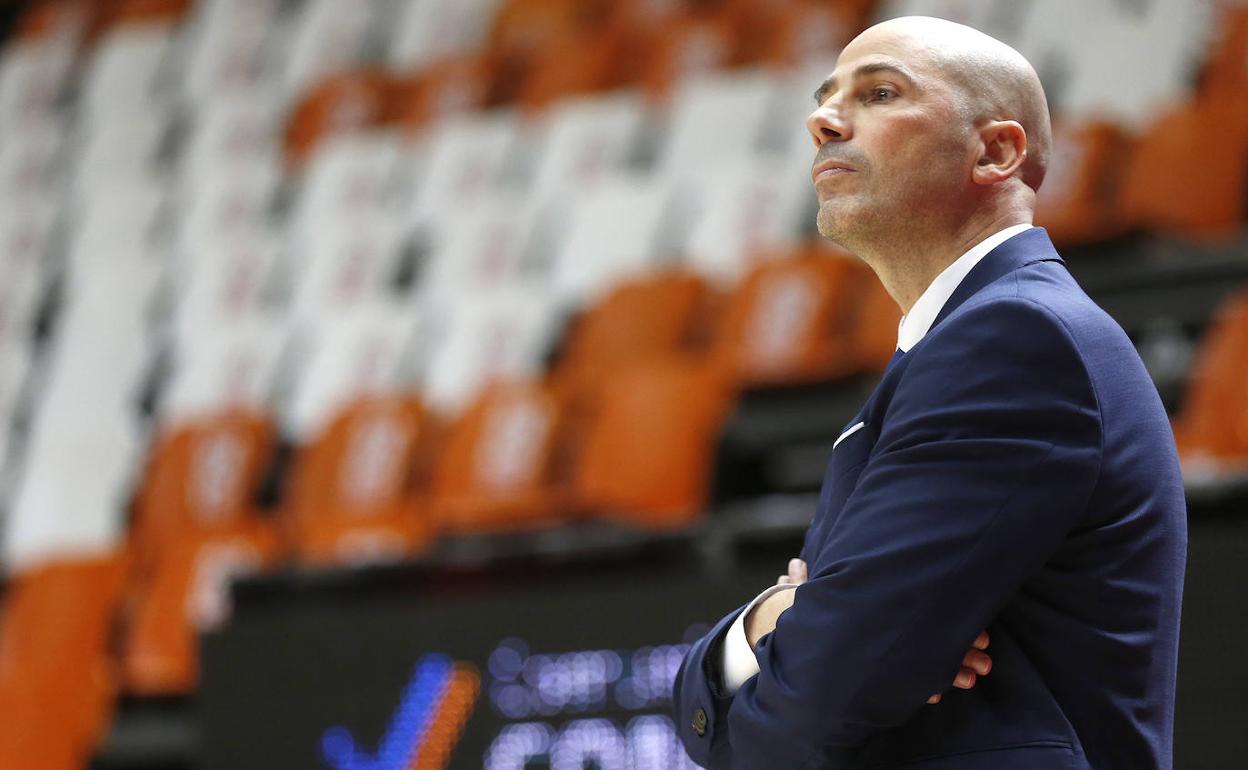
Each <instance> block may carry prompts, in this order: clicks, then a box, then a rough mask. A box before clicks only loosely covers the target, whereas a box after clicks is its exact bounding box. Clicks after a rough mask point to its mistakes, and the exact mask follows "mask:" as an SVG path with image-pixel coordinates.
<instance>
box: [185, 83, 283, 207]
mask: <svg viewBox="0 0 1248 770" xmlns="http://www.w3.org/2000/svg"><path fill="white" fill-rule="evenodd" d="M279 117H280V111H279V109H278V103H277V100H276V99H275V98H274V95H273V94H272V93H270V92H268V91H264V90H263V89H259V88H256V89H251V90H245V91H238V92H236V93H231V94H229V95H228V96H221V97H217V98H214V99H213V100H212V101H210V102H206V103H204V104H201V105H199V106H197V107H195V108H194V110H192V112H191V114H190V120H189V121H188V122H189V126H188V128H189V133H188V134H187V137H186V140H185V144H184V145H183V147H182V151H181V153H180V154H179V158H178V166H179V168H178V174H179V176H180V177H181V180H182V184H183V185H184V186H185V185H197V184H200V183H201V182H202V181H203V180H204V179H206V178H209V177H211V176H212V175H214V174H219V173H221V168H222V167H223V166H227V165H238V164H248V163H264V164H276V162H277V160H276V159H277V156H278V153H279V144H278V136H277V131H278V125H279Z"/></svg>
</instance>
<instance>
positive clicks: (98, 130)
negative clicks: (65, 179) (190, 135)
mask: <svg viewBox="0 0 1248 770" xmlns="http://www.w3.org/2000/svg"><path fill="white" fill-rule="evenodd" d="M171 120H172V114H171V113H170V112H169V111H168V110H166V109H163V108H156V107H148V108H146V109H143V110H141V111H138V112H135V113H134V114H132V115H128V116H114V117H112V118H110V119H109V120H108V121H106V122H101V123H97V124H95V125H93V126H92V127H91V128H90V129H89V131H88V133H87V134H86V136H84V137H82V138H81V141H80V143H79V153H78V158H77V160H76V162H75V163H74V169H73V182H74V187H75V190H76V191H77V192H78V194H80V195H94V194H101V195H107V194H108V193H109V190H111V189H112V188H113V187H114V186H116V185H118V184H125V183H126V182H127V181H128V180H132V179H153V178H155V177H156V176H157V175H158V171H159V170H158V168H157V156H158V152H159V150H160V148H161V144H162V142H163V141H164V140H165V137H166V134H167V133H168V131H169V126H170V122H171Z"/></svg>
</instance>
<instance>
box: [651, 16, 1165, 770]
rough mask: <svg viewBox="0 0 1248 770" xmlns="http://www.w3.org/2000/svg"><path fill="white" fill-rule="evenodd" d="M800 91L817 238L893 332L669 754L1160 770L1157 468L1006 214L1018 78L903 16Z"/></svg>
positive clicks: (1021, 124) (1111, 375)
mask: <svg viewBox="0 0 1248 770" xmlns="http://www.w3.org/2000/svg"><path fill="white" fill-rule="evenodd" d="M815 100H816V102H817V107H816V109H815V111H814V112H813V113H812V114H811V116H810V118H809V119H808V121H807V125H808V127H809V129H810V133H811V136H812V137H813V138H814V142H815V146H816V148H817V151H816V154H815V158H814V167H813V174H812V177H813V181H814V185H815V188H816V190H817V191H818V196H819V218H818V224H819V230H820V232H821V233H822V234H823V235H824V236H826V237H827V238H829V239H831V240H833V241H835V242H836V243H838V244H840V245H842V246H844V247H845V248H846V249H848V250H849V251H851V252H853V253H854V254H856V255H858V256H859V257H860V258H862V259H863V260H865V261H866V262H867V264H869V265H870V266H871V267H872V268H873V269H874V270H875V272H876V274H877V275H878V277H879V279H880V281H881V282H882V283H883V285H884V287H885V288H886V289H887V290H888V292H889V293H890V294H891V295H892V297H893V298H894V299H895V300H896V301H897V304H898V305H900V306H901V308H902V311H903V313H904V316H903V318H902V322H901V326H900V329H899V331H898V340H897V347H898V350H897V353H896V355H895V356H894V357H893V360H892V362H891V363H890V364H889V366H888V368H887V370H886V371H885V373H884V376H883V379H882V381H881V382H880V384H879V386H878V387H877V388H876V390H875V392H874V393H873V394H872V395H871V397H870V398H869V399H868V401H867V403H866V404H865V405H864V406H863V408H862V411H861V412H860V413H859V414H858V415H857V416H856V417H855V418H854V419H853V420H852V421H850V423H849V424H848V425H847V426H846V427H845V431H844V433H843V434H842V435H841V437H840V438H839V439H838V440H837V442H836V444H835V446H834V448H833V451H832V456H831V459H830V462H829V465H828V470H827V473H826V475H825V477H824V484H823V489H822V491H821V494H820V499H819V505H818V507H817V510H816V512H815V514H814V519H813V521H812V522H811V525H810V528H809V530H808V531H807V535H806V541H805V545H804V547H803V550H802V554H801V558H800V559H796V560H794V561H793V562H792V563H791V565H790V569H789V572H788V574H787V575H785V576H784V577H782V578H781V580H780V581H779V582H778V583H777V585H776V586H773V587H772V588H770V589H768V590H767V591H764V592H763V593H762V594H760V595H759V596H758V597H756V598H755V599H754V601H752V602H750V603H748V604H747V605H745V606H743V607H742V608H741V609H739V610H737V611H736V612H734V613H732V614H730V615H729V616H728V617H725V618H724V619H723V620H722V621H720V623H719V624H718V625H717V626H716V627H715V628H714V629H712V630H711V632H710V633H709V634H707V635H706V636H705V637H704V638H703V639H701V640H700V641H699V642H698V643H696V644H695V645H694V646H693V648H692V649H691V650H690V652H689V654H688V655H687V657H686V658H685V661H684V664H683V665H682V667H681V670H680V672H679V674H678V675H677V679H676V688H675V693H674V697H675V701H676V703H675V708H676V714H677V717H678V724H679V726H680V731H681V738H682V740H683V742H684V744H685V747H686V749H687V750H688V752H689V755H690V756H691V757H692V758H693V760H694V761H696V762H697V763H698V764H700V765H702V766H704V767H707V768H713V769H715V768H733V769H734V770H775V769H777V768H792V769H794V770H797V769H802V770H814V769H815V768H863V769H864V770H867V769H871V770H874V769H879V770H883V769H884V768H906V769H907V770H936V769H937V768H939V769H940V770H952V769H953V768H957V769H958V770H1058V769H1059V768H1060V769H1061V770H1087V769H1089V768H1095V770H1154V769H1156V768H1170V767H1171V754H1172V750H1171V734H1172V724H1173V704H1174V688H1175V667H1176V659H1177V648H1178V627H1179V610H1180V597H1181V593H1182V581H1183V570H1184V562H1185V553H1186V511H1185V507H1184V497H1183V486H1182V481H1181V479H1180V476H1179V466H1178V461H1177V458H1176V454H1175V450H1174V441H1173V438H1172V436H1171V432H1170V428H1169V424H1168V422H1167V419H1166V415H1165V413H1164V411H1163V409H1162V406H1161V402H1160V399H1159V398H1158V396H1157V392H1156V390H1155V388H1154V386H1153V384H1152V382H1151V380H1150V379H1149V377H1148V375H1147V373H1146V372H1145V370H1144V367H1143V366H1142V365H1141V363H1140V359H1139V357H1138V355H1137V354H1136V352H1135V350H1134V348H1133V347H1132V345H1131V342H1130V341H1129V340H1128V339H1127V337H1126V335H1125V334H1124V333H1123V332H1122V330H1121V329H1120V328H1119V327H1118V326H1117V324H1115V323H1114V322H1113V321H1112V320H1111V319H1110V318H1109V317H1108V316H1107V315H1106V314H1105V313H1104V312H1103V311H1102V310H1101V309H1100V308H1098V307H1097V306H1096V305H1095V304H1093V303H1092V301H1091V300H1089V299H1088V297H1087V296H1086V295H1085V294H1084V293H1083V291H1082V290H1081V289H1080V288H1079V286H1078V285H1077V284H1076V283H1075V281H1074V280H1073V279H1072V278H1071V276H1070V274H1069V273H1068V272H1067V270H1066V268H1065V266H1064V264H1063V262H1062V260H1061V258H1060V257H1059V256H1058V254H1057V252H1056V251H1054V248H1053V245H1052V243H1051V242H1050V241H1049V239H1048V236H1047V235H1046V234H1045V232H1044V230H1043V229H1040V228H1035V227H1033V226H1032V224H1031V222H1032V212H1033V209H1034V208H1035V201H1036V190H1037V189H1039V187H1040V185H1041V183H1042V182H1043V180H1044V175H1045V167H1046V165H1047V162H1048V156H1049V143H1050V126H1049V116H1048V111H1047V108H1046V105H1045V98H1044V92H1043V90H1042V88H1041V85H1040V81H1039V79H1038V78H1037V77H1036V74H1035V72H1034V70H1033V69H1032V68H1031V66H1030V65H1029V64H1028V63H1027V61H1026V60H1025V59H1024V58H1023V57H1022V56H1021V55H1019V54H1018V53H1017V52H1016V51H1014V50H1013V49H1011V48H1009V47H1008V46H1006V45H1004V44H1002V43H1001V42H999V41H997V40H994V39H992V38H990V37H988V36H986V35H983V34H981V33H979V32H977V31H975V30H972V29H969V28H967V27H963V26H960V25H957V24H952V23H950V22H945V21H940V20H936V19H927V18H905V19H898V20H894V21H889V22H885V23H883V24H880V25H877V26H875V27H872V28H870V29H868V30H867V31H865V32H863V33H862V34H861V35H859V36H858V37H857V38H855V39H854V40H853V41H852V42H851V43H850V44H849V45H848V46H847V47H846V48H845V49H844V51H843V52H842V53H841V56H840V58H839V59H838V61H837V65H836V69H835V71H833V72H832V73H831V75H830V76H829V77H828V78H827V80H826V81H824V82H823V84H822V85H821V86H820V87H819V89H818V91H817V92H816V95H815ZM989 644H991V646H990V647H989V646H988V645H989ZM984 648H987V650H985V649H984ZM989 655H991V659H989V657H988V656H989ZM989 671H991V673H989ZM985 674H987V675H985ZM951 681H953V682H954V684H955V686H953V687H950V682H951Z"/></svg>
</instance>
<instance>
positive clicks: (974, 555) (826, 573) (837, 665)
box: [695, 299, 1101, 770]
mask: <svg viewBox="0 0 1248 770" xmlns="http://www.w3.org/2000/svg"><path fill="white" fill-rule="evenodd" d="M938 332H939V333H935V332H934V333H933V335H932V337H931V338H929V339H928V340H927V341H926V344H924V343H921V344H920V345H919V346H917V347H916V348H915V349H914V350H913V351H911V353H910V354H909V355H913V356H914V358H913V359H912V360H911V361H910V362H909V363H908V366H907V369H906V370H905V371H904V372H903V373H902V375H901V379H900V381H899V382H898V385H897V390H896V392H895V393H894V395H893V398H892V399H891V401H890V403H889V405H888V410H887V412H886V413H885V414H884V416H883V418H882V426H881V428H880V437H879V440H878V441H877V443H876V446H875V448H874V449H873V451H872V454H871V456H870V458H869V459H868V462H867V465H866V466H865V467H864V469H863V471H862V473H861V475H860V476H859V479H858V483H857V485H856V487H855V489H854V491H853V493H852V494H851V495H850V497H849V499H848V500H847V501H846V504H845V506H844V508H843V509H842V511H841V514H840V516H839V518H838V519H837V521H836V524H835V525H834V526H833V528H832V529H831V531H830V532H829V536H828V538H827V539H826V540H825V542H823V543H821V544H819V546H818V547H817V549H816V551H815V552H813V553H811V554H810V556H811V557H812V558H813V563H811V564H810V575H811V577H810V579H809V580H808V581H807V582H806V583H805V584H803V585H802V586H800V587H798V589H797V595H796V597H795V601H794V604H793V606H792V607H791V608H790V609H789V610H788V611H786V612H785V613H784V614H783V615H781V617H780V620H779V622H778V624H777V627H776V630H775V631H774V632H773V633H771V634H769V635H767V636H765V637H763V639H762V640H761V641H760V642H759V644H758V646H757V647H756V653H757V657H758V661H759V667H760V672H759V675H758V676H756V677H754V678H752V679H750V680H748V681H747V682H746V683H745V684H744V685H743V686H742V687H741V689H740V690H738V691H737V692H736V694H735V695H734V696H732V698H731V699H730V700H728V701H722V702H717V703H716V704H715V709H716V713H715V719H716V724H715V725H713V728H714V729H713V730H712V729H708V731H707V733H708V734H712V733H713V734H714V736H715V740H716V741H718V742H720V743H725V744H727V745H728V748H727V749H724V750H723V753H724V754H725V755H726V756H727V757H729V764H728V765H722V766H730V767H731V768H733V769H734V770H765V769H767V768H775V767H786V768H807V767H819V768H838V767H846V766H848V765H849V763H850V761H851V758H852V756H853V753H854V751H855V749H856V748H857V747H858V746H860V745H861V744H862V743H863V742H864V741H865V740H866V739H868V738H869V737H871V736H872V735H873V734H874V733H876V732H878V731H881V730H884V729H887V728H890V727H893V726H896V725H899V724H901V723H903V722H905V721H907V720H908V719H909V718H910V717H912V716H913V715H914V714H915V713H916V712H918V711H919V710H920V709H922V708H930V707H929V706H926V705H925V702H926V700H927V698H928V697H929V696H930V695H932V694H933V693H937V692H943V691H944V690H946V689H947V688H948V686H949V683H950V682H951V681H952V680H953V678H954V676H955V675H956V674H957V672H958V670H959V666H960V662H961V659H962V656H963V654H964V652H965V651H966V648H967V647H968V646H969V645H970V643H971V641H972V640H973V639H974V638H975V636H976V635H978V634H979V632H980V631H982V630H983V629H984V628H985V627H987V626H988V624H989V622H990V621H991V620H992V619H993V618H994V617H995V616H996V615H997V614H998V613H999V611H1000V610H1001V609H1002V608H1003V607H1004V606H1005V604H1006V603H1007V602H1008V601H1009V599H1010V597H1011V596H1012V595H1013V594H1014V593H1015V592H1017V591H1018V590H1019V588H1020V586H1021V585H1022V584H1023V582H1024V581H1025V580H1026V579H1027V578H1028V576H1030V575H1032V574H1034V573H1035V572H1037V571H1038V570H1039V569H1040V568H1041V567H1042V566H1043V565H1044V563H1045V562H1046V561H1047V560H1048V559H1049V558H1050V556H1051V555H1052V554H1053V553H1054V552H1055V551H1056V550H1057V548H1058V546H1059V544H1060V543H1061V541H1062V539H1063V538H1064V536H1065V535H1066V533H1067V532H1069V531H1070V530H1071V529H1072V528H1073V527H1074V526H1075V525H1077V524H1078V523H1079V520H1080V518H1081V516H1082V515H1083V512H1084V510H1085V508H1086V505H1087V501H1088V499H1089V497H1090V495H1091V492H1092V489H1093V487H1094V486H1095V483H1096V478H1097V474H1098V472H1099V467H1100V456H1101V423H1100V412H1099V408H1098V405H1097V401H1096V396H1095V392H1094V389H1093V387H1092V385H1091V382H1090V380H1089V377H1088V374H1087V370H1086V368H1085V367H1084V366H1083V362H1082V359H1081V358H1080V356H1079V354H1078V351H1077V350H1076V347H1075V344H1074V342H1073V340H1072V338H1071V336H1070V334H1069V333H1068V331H1067V330H1066V328H1065V327H1064V326H1063V325H1062V323H1061V321H1060V320H1059V319H1057V318H1056V317H1054V316H1053V315H1052V314H1051V313H1049V311H1047V310H1045V309H1044V308H1043V307H1041V306H1039V305H1036V304H1034V303H1031V302H1028V301H1026V300H1022V299H1011V300H1008V301H998V302H995V303H992V304H991V305H985V306H981V307H978V308H973V309H968V310H967V311H966V312H964V313H960V314H958V315H957V316H955V317H951V318H950V319H949V321H948V322H947V323H946V324H945V325H944V326H943V327H942V328H940V329H939V330H938ZM725 706H726V707H727V709H726V710H727V713H726V715H725V713H724V711H725ZM708 758H712V759H713V758H715V757H711V756H709V755H708ZM695 759H697V757H696V756H695ZM714 766H715V767H719V766H721V765H719V764H716V765H714Z"/></svg>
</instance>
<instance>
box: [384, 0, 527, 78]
mask: <svg viewBox="0 0 1248 770" xmlns="http://www.w3.org/2000/svg"><path fill="white" fill-rule="evenodd" d="M501 2H502V0H407V2H404V3H401V4H400V11H399V13H398V14H397V16H396V18H395V19H394V29H393V30H392V32H391V38H390V45H389V50H388V52H387V56H386V59H387V61H388V62H389V64H390V66H391V67H393V68H395V69H398V70H414V69H418V68H419V67H421V66H424V65H427V64H431V63H433V62H435V61H437V60H439V59H444V58H447V57H450V56H455V55H457V54H464V53H469V52H471V51H475V50H477V49H479V48H480V47H481V46H483V45H484V44H485V43H486V36H487V35H488V34H489V32H490V22H491V20H492V19H493V18H494V11H495V9H496V8H497V7H498V6H499V5H500V4H501Z"/></svg>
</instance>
